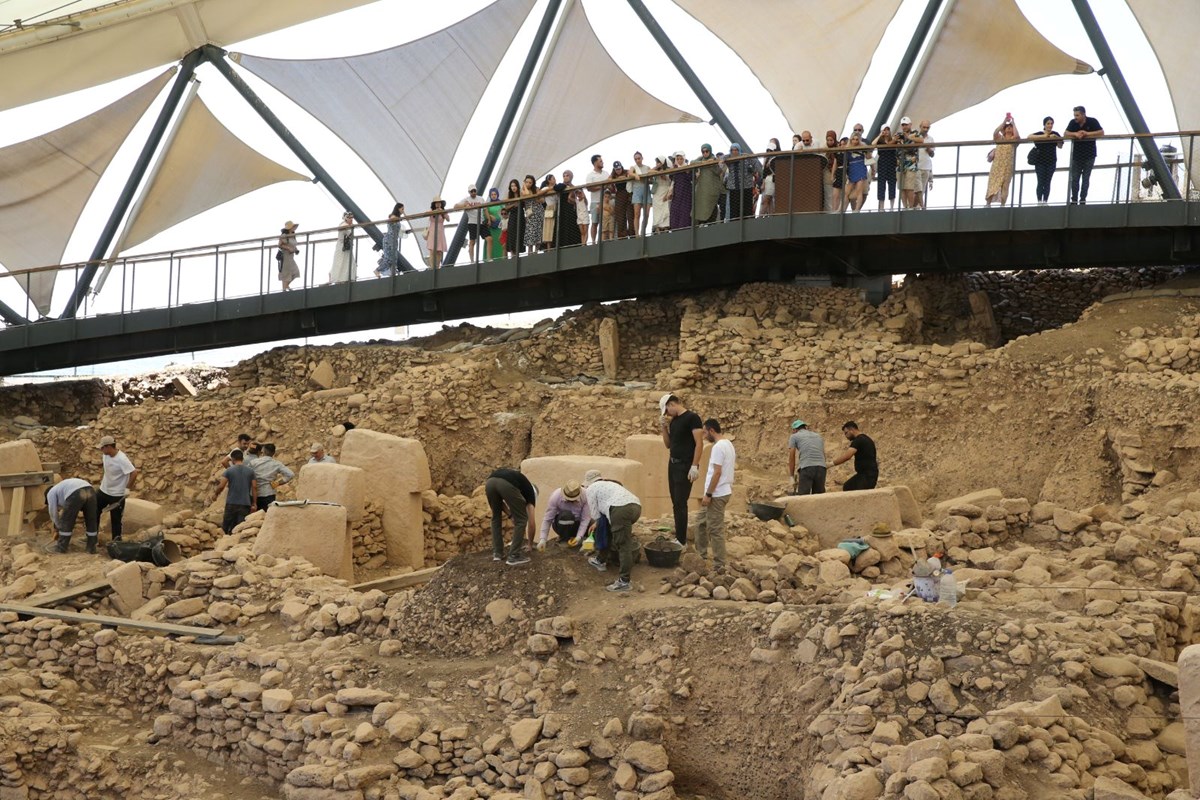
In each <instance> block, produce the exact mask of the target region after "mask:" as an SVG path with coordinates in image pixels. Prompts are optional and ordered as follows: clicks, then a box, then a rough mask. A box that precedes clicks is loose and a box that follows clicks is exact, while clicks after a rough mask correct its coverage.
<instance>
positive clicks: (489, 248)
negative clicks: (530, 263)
mask: <svg viewBox="0 0 1200 800" xmlns="http://www.w3.org/2000/svg"><path fill="white" fill-rule="evenodd" d="M503 208H504V204H503V203H501V202H500V190H499V189H497V188H496V187H494V186H493V187H492V188H491V189H488V202H487V206H486V207H485V208H484V210H483V213H484V215H485V217H486V218H485V219H484V222H486V223H487V227H488V240H487V245H486V246H485V248H484V252H483V255H484V260H485V261H499V260H500V259H502V258H504V242H502V241H500V232H501V229H500V226H501V224H502V223H503V220H502V219H501V218H500V210H501V209H503Z"/></svg>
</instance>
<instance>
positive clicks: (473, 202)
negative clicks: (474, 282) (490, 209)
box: [454, 183, 487, 264]
mask: <svg viewBox="0 0 1200 800" xmlns="http://www.w3.org/2000/svg"><path fill="white" fill-rule="evenodd" d="M454 208H455V209H456V210H460V211H461V210H462V209H466V211H467V241H468V242H469V243H470V244H469V250H470V253H471V263H472V264H474V263H475V260H476V256H477V255H478V253H479V236H480V233H481V232H483V233H487V231H486V230H483V228H482V226H481V225H480V224H479V222H480V217H481V216H482V214H481V213H480V212H481V209H482V208H483V198H481V197H480V196H479V189H478V188H476V186H475V184H473V183H472V184H471V185H470V186H468V187H467V196H466V197H464V198H463V199H462V200H459V201H458V202H457V203H455V204H454Z"/></svg>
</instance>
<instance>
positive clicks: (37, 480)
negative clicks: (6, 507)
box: [0, 470, 54, 489]
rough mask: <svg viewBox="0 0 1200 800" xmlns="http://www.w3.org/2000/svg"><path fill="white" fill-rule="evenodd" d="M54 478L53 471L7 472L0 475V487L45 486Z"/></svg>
mask: <svg viewBox="0 0 1200 800" xmlns="http://www.w3.org/2000/svg"><path fill="white" fill-rule="evenodd" d="M52 480H54V473H53V472H47V471H44V470H43V471H41V472H7V473H4V474H3V475H0V489H12V488H14V487H16V486H46V485H48V484H49V483H50V482H51V481H52Z"/></svg>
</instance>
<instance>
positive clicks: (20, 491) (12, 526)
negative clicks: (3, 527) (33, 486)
mask: <svg viewBox="0 0 1200 800" xmlns="http://www.w3.org/2000/svg"><path fill="white" fill-rule="evenodd" d="M24 524H25V487H24V486H18V487H16V488H15V489H13V490H12V504H11V506H10V508H9V512H8V536H9V538H13V537H15V536H19V535H20V534H21V526H22V525H24Z"/></svg>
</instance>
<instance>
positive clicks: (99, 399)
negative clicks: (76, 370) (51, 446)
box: [0, 378, 115, 427]
mask: <svg viewBox="0 0 1200 800" xmlns="http://www.w3.org/2000/svg"><path fill="white" fill-rule="evenodd" d="M114 397H115V395H114V393H113V390H112V387H111V386H109V385H108V384H107V383H105V382H104V381H102V380H100V379H99V378H92V379H90V380H79V381H55V382H53V383H24V384H17V385H15V386H0V419H3V418H8V419H12V418H14V417H26V418H29V419H30V421H31V422H32V421H36V422H37V423H40V424H42V425H55V426H71V425H79V424H81V423H83V422H86V421H88V420H92V419H95V418H96V417H97V416H98V415H99V414H100V410H101V409H103V408H106V407H108V406H110V405H112V403H113V399H114ZM26 427H30V426H28V425H27V426H26Z"/></svg>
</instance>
